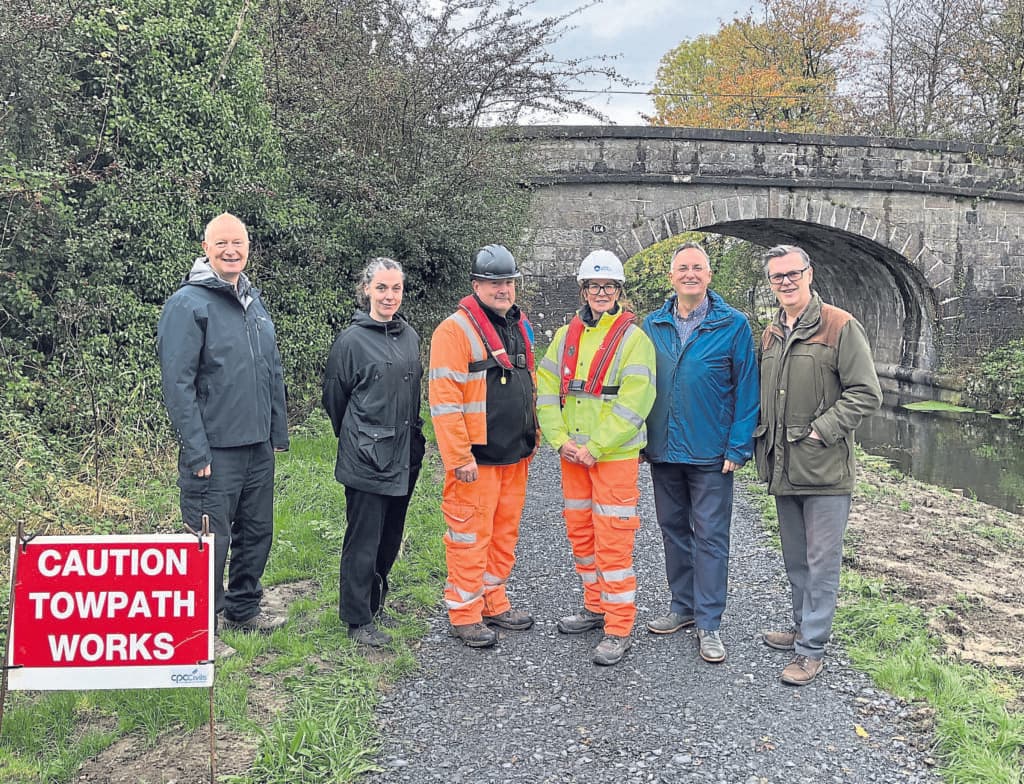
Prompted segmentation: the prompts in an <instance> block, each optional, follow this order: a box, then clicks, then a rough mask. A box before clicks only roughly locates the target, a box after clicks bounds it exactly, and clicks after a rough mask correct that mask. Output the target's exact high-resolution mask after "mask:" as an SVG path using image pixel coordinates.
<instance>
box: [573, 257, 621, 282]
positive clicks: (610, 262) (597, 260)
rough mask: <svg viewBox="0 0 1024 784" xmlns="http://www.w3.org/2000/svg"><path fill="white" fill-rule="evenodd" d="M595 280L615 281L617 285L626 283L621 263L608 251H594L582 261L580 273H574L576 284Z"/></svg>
mask: <svg viewBox="0 0 1024 784" xmlns="http://www.w3.org/2000/svg"><path fill="white" fill-rule="evenodd" d="M597 278H601V279H606V280H617V281H618V282H619V283H625V282H626V273H625V271H624V270H623V269H622V262H621V261H619V257H618V256H616V255H615V254H614V253H612V252H611V251H610V250H595V251H593V252H592V253H590V254H589V255H588V256H587V257H586V258H585V259H583V263H582V264H580V271H579V272H577V273H576V282H577V283H582V282H583V281H585V280H594V279H597Z"/></svg>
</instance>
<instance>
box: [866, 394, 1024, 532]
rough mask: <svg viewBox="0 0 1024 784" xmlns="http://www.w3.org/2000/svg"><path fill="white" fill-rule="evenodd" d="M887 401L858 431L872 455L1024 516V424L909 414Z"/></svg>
mask: <svg viewBox="0 0 1024 784" xmlns="http://www.w3.org/2000/svg"><path fill="white" fill-rule="evenodd" d="M897 402H898V401H896V400H892V401H890V400H886V405H885V406H883V407H882V410H881V411H879V412H878V413H877V414H875V416H873V417H871V418H870V419H865V420H864V422H863V423H862V424H861V426H860V427H859V428H857V441H858V443H860V445H861V446H863V447H864V449H865V450H866V451H867V452H870V453H871V454H874V455H881V456H882V457H885V458H887V459H889V460H890V461H891V462H892V463H893V465H894V466H895V467H896V468H898V469H899V470H901V471H902V472H903V473H905V474H909V475H910V476H912V477H914V478H915V479H920V480H921V481H922V482H928V483H929V484H933V485H939V486H941V487H948V488H955V489H959V490H963V491H964V492H965V493H966V494H967V495H970V496H972V497H975V498H977V499H978V500H979V501H984V502H986V503H989V504H993V505H994V506H1001V507H1002V508H1003V509H1009V510H1010V511H1014V512H1021V511H1024V438H1022V435H1024V423H1022V422H1021V421H1019V420H1005V419H993V418H992V417H990V416H988V415H987V414H973V413H968V414H958V413H948V412H931V411H929V412H925V411H907V410H906V409H904V408H899V407H898V405H896V404H897Z"/></svg>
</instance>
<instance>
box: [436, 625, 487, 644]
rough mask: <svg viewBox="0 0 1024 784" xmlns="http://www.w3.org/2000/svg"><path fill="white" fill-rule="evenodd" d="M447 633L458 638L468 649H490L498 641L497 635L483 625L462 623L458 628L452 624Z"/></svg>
mask: <svg viewBox="0 0 1024 784" xmlns="http://www.w3.org/2000/svg"><path fill="white" fill-rule="evenodd" d="M448 633H449V634H450V635H451V636H452V637H458V638H459V639H460V640H462V642H463V643H464V644H465V645H467V646H469V647H470V648H490V647H491V646H492V645H494V643H496V642H497V641H498V633H497V632H496V631H494V629H492V628H490V627H489V626H485V625H484V624H483V623H464V624H462V625H460V626H456V625H454V624H452V626H451V628H449V630H448Z"/></svg>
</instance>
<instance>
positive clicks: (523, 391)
mask: <svg viewBox="0 0 1024 784" xmlns="http://www.w3.org/2000/svg"><path fill="white" fill-rule="evenodd" d="M474 296H475V295H474ZM477 301H478V302H479V301H480V298H479V297H477ZM480 307H482V308H483V310H484V313H486V314H487V318H488V319H490V321H491V323H492V324H493V325H494V328H495V330H496V331H497V333H498V337H499V338H501V344H502V345H503V346H504V347H505V352H506V353H507V354H508V357H509V359H511V360H512V364H513V368H512V369H511V370H506V369H505V368H503V367H501V365H499V364H498V363H497V362H495V361H493V360H491V361H489V362H487V443H486V444H473V447H472V449H473V457H474V459H475V460H476V462H477V463H479V464H480V465H512V464H514V463H518V462H519V461H520V460H522V459H523V458H524V457H529V456H530V455H531V454H533V450H534V448H535V447H536V446H537V415H536V391H535V389H534V384H533V376H532V375H531V373H530V370H529V368H528V367H527V366H526V342H525V341H524V340H523V333H522V332H520V330H519V320H520V319H521V318H522V311H520V310H519V306H518V305H513V306H512V308H511V309H510V310H509V311H508V313H506V314H505V315H504V316H499V315H498V314H497V313H495V312H494V311H493V310H491V309H490V308H489V307H487V306H486V305H484V304H483V303H482V302H480Z"/></svg>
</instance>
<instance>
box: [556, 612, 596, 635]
mask: <svg viewBox="0 0 1024 784" xmlns="http://www.w3.org/2000/svg"><path fill="white" fill-rule="evenodd" d="M603 627H604V614H603V613H599V612H594V611H593V610H588V609H587V608H586V607H584V608H583V609H582V610H580V611H579V612H578V613H576V614H575V615H566V616H565V617H564V618H559V619H558V631H560V632H561V633H562V634H583V632H589V631H590V630H591V629H601V628H603Z"/></svg>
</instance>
